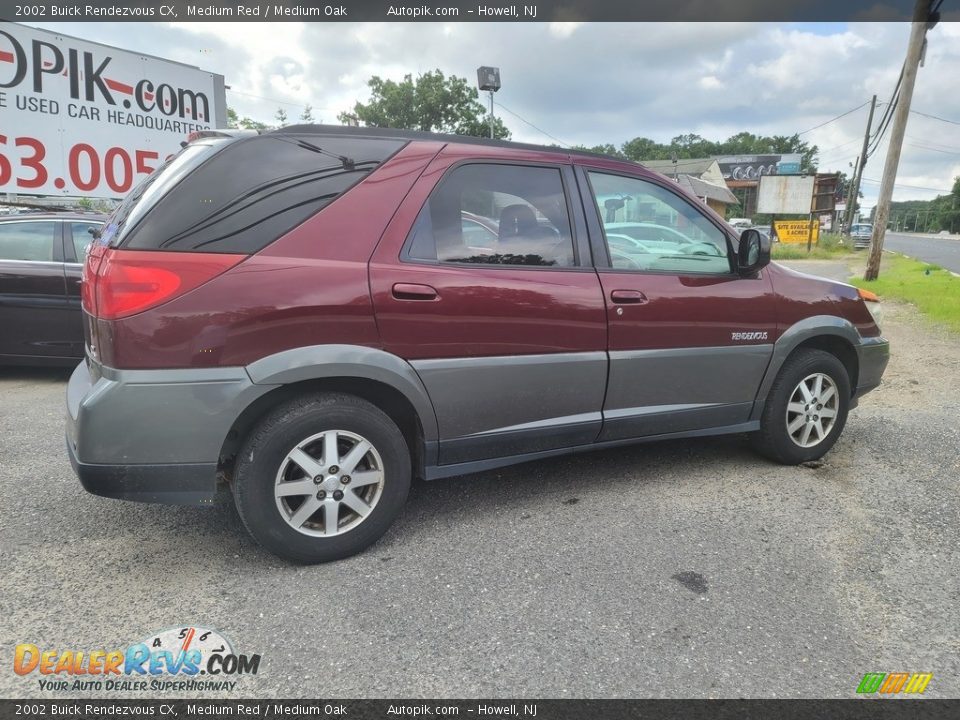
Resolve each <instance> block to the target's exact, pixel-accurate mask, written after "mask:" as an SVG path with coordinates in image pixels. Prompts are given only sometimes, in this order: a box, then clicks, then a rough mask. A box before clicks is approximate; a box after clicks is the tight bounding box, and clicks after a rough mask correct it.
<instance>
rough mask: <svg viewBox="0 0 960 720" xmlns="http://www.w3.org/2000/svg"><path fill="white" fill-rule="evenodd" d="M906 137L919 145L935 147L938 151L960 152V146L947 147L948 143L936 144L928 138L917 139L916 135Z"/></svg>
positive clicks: (906, 135)
mask: <svg viewBox="0 0 960 720" xmlns="http://www.w3.org/2000/svg"><path fill="white" fill-rule="evenodd" d="M904 137H908V138H910V139H911V140H913V141H914V142H917V143H924V144H926V145H930V146H931V147H935V148H937V149H938V150H956V151H957V152H960V146H957V145H947V144H946V143H941V142H935V141H933V140H928V139H927V138H922V137H917V136H916V135H910V134H905V135H904Z"/></svg>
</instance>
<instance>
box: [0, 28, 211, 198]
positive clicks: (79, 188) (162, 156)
mask: <svg viewBox="0 0 960 720" xmlns="http://www.w3.org/2000/svg"><path fill="white" fill-rule="evenodd" d="M225 126H226V98H225V88H224V81H223V76H222V75H214V74H213V73H208V72H204V71H203V70H200V69H198V68H195V67H192V66H190V65H184V64H181V63H176V62H172V61H168V60H161V59H159V58H154V57H149V56H145V55H140V54H138V53H133V52H128V51H125V50H120V49H117V48H112V47H109V46H106V45H100V44H98V43H91V42H86V41H84V40H79V39H77V38H72V37H69V36H65V35H59V34H56V33H52V32H48V31H46V30H40V29H37V28H31V27H27V26H25V25H18V24H15V23H2V24H0V193H16V194H21V195H59V196H71V197H76V196H81V197H94V198H119V197H123V195H124V194H125V193H126V192H127V191H129V190H130V188H131V187H133V186H134V185H135V184H136V183H137V182H139V181H140V180H141V179H142V178H144V177H146V176H147V175H148V174H150V172H151V171H152V170H154V169H155V168H157V167H158V166H160V165H161V164H162V163H163V162H164V161H165V160H166V159H167V158H168V157H170V156H171V155H174V154H176V152H177V151H178V150H180V143H181V142H183V141H184V140H186V138H187V136H188V135H189V134H190V133H191V132H194V131H197V130H208V129H211V128H215V127H225Z"/></svg>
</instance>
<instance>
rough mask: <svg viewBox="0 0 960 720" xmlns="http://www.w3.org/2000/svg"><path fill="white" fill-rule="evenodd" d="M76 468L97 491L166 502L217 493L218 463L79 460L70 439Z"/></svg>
mask: <svg viewBox="0 0 960 720" xmlns="http://www.w3.org/2000/svg"><path fill="white" fill-rule="evenodd" d="M67 452H68V453H69V455H70V464H71V465H73V471H74V472H75V473H76V474H77V477H78V478H80V484H81V485H83V489H84V490H86V491H87V492H89V493H93V494H94V495H101V496H103V497H108V498H115V499H117V500H133V501H134V502H147V503H161V504H164V505H206V504H210V503H212V502H213V501H214V498H215V497H216V494H217V464H216V463H191V464H189V465H94V464H91V463H82V462H79V461H78V460H77V455H76V453H75V452H74V446H73V443H71V442H70V440H69V438H68V439H67Z"/></svg>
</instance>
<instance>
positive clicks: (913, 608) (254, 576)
mask: <svg viewBox="0 0 960 720" xmlns="http://www.w3.org/2000/svg"><path fill="white" fill-rule="evenodd" d="M804 269H810V268H804ZM821 274H822V273H821ZM884 330H885V333H886V334H887V335H888V337H889V338H890V339H891V341H892V343H893V359H892V362H891V367H890V369H889V370H888V372H887V376H886V378H885V381H884V384H883V386H882V387H881V388H880V389H879V390H877V391H876V392H874V393H873V394H871V395H869V396H867V397H866V398H865V399H864V400H863V402H862V403H861V406H860V407H859V408H858V409H857V410H855V411H854V412H853V413H852V414H851V417H850V420H849V422H848V425H847V428H846V431H845V432H844V435H843V436H842V438H841V440H840V442H839V444H838V445H837V447H836V448H835V449H834V450H833V451H832V452H831V453H830V454H829V455H828V456H827V458H826V461H825V463H824V464H822V465H818V466H813V467H789V468H786V467H780V466H777V465H774V464H771V463H769V462H767V461H766V460H763V459H761V458H759V457H757V456H756V455H754V454H753V453H752V452H751V451H750V450H749V448H748V447H747V446H746V444H745V442H744V440H743V439H742V438H740V437H727V438H716V439H695V440H688V441H683V442H669V443H661V444H651V445H644V446H636V447H632V448H623V449H616V450H610V451H605V452H596V453H590V454H584V455H578V456H575V457H569V458H558V459H552V460H549V461H543V462H539V463H534V464H526V465H522V466H517V467H513V468H508V469H504V470H499V471H494V472H487V473H482V474H477V475H471V476H467V477H460V478H453V479H450V480H445V481H436V482H434V483H420V484H418V485H415V487H414V488H413V491H412V493H411V497H410V501H409V503H408V505H407V507H406V509H405V510H404V512H403V514H402V515H401V517H400V519H399V520H398V522H397V523H396V524H395V525H394V527H393V528H392V529H391V530H390V531H389V532H388V533H387V535H386V536H385V537H384V538H383V539H382V540H381V541H380V542H379V543H377V544H376V545H375V546H373V547H372V548H371V549H370V550H369V551H367V552H365V553H363V554H362V555H359V556H357V557H354V558H351V559H348V560H345V561H341V562H339V563H335V564H330V565H323V566H315V567H297V566H293V565H289V564H286V563H284V562H282V561H280V560H278V559H276V558H275V557H273V556H271V555H269V554H268V553H266V552H264V551H263V550H261V549H260V548H259V547H258V546H257V545H256V544H255V543H254V542H253V541H252V540H250V539H249V537H248V536H247V535H246V533H245V532H244V531H243V529H242V527H241V524H240V521H239V519H238V517H237V514H236V512H235V510H234V509H233V507H232V505H230V504H222V505H218V506H215V507H207V508H173V507H164V506H152V505H140V504H134V503H126V502H120V501H114V500H107V499H104V498H99V497H94V496H92V495H88V494H87V493H85V492H84V491H83V489H82V488H81V487H80V485H79V483H78V482H77V480H76V478H75V477H74V476H73V473H72V471H71V469H70V466H69V463H68V461H67V457H66V453H65V451H64V442H63V412H64V411H63V402H64V390H65V383H66V379H67V372H60V371H39V370H23V369H3V370H0V397H2V398H3V402H2V406H0V407H2V410H0V508H2V510H0V520H2V521H0V567H2V568H3V571H2V572H3V582H2V583H0V617H3V618H4V620H3V622H2V623H0V651H2V653H3V656H4V658H5V662H4V667H3V670H2V671H0V695H2V696H4V697H89V696H90V693H86V692H83V691H68V692H60V693H58V692H53V691H43V690H41V689H40V687H39V684H38V677H39V676H38V675H37V674H36V673H34V674H33V675H29V676H24V677H20V676H17V675H15V674H14V673H13V672H12V670H11V659H12V656H13V649H14V646H15V645H16V644H18V643H27V642H29V643H34V644H37V645H38V646H40V647H41V648H59V649H61V650H63V649H74V650H90V649H121V648H126V647H127V646H128V645H130V644H132V643H134V642H137V641H139V640H142V639H143V638H145V637H148V636H150V635H151V634H153V633H155V632H156V631H159V630H163V629H166V628H171V627H180V626H186V625H196V626H200V627H205V628H215V629H217V630H219V631H220V632H222V633H223V634H224V635H225V636H227V637H228V638H229V639H230V640H231V641H232V642H233V644H234V646H235V649H237V650H238V651H240V652H243V653H248V654H249V653H260V654H262V661H261V664H260V668H259V673H258V674H256V675H247V676H234V679H236V680H237V681H238V685H237V688H236V689H235V690H234V691H233V692H231V693H225V694H226V695H229V696H233V697H263V696H266V697H328V698H336V697H458V698H470V697H484V696H486V697H511V696H512V697H560V698H563V697H658V696H665V697H741V696H742V697H852V696H854V691H855V689H856V686H857V684H858V682H859V681H860V678H861V677H862V676H863V675H864V673H866V672H898V671H918V672H919V671H923V672H933V673H934V677H933V680H932V682H931V684H930V686H929V688H928V690H927V693H926V694H927V695H928V696H931V697H957V696H960V655H958V653H957V648H958V647H960V616H958V613H957V598H958V590H960V581H958V578H960V553H957V547H960V523H958V522H957V519H958V517H960V494H958V492H957V478H958V476H960V450H958V448H960V430H958V425H957V421H956V410H957V408H958V407H960V382H957V381H958V379H960V343H958V342H957V337H956V336H955V335H949V334H947V333H946V332H945V331H942V330H938V329H936V328H933V327H931V326H929V325H928V324H927V323H926V322H925V321H923V319H922V318H921V317H920V316H919V315H917V314H916V313H915V311H913V310H912V309H910V308H908V307H906V306H891V307H890V308H889V309H888V312H887V320H886V327H885V328H884ZM72 679H73V678H71V680H72ZM93 694H94V695H95V696H97V697H102V696H109V695H113V696H115V697H137V696H156V694H155V693H151V692H146V693H141V692H133V693H122V692H115V693H108V692H103V691H100V692H96V693H93ZM172 695H173V696H176V697H189V696H192V695H193V696H217V693H203V692H176V693H173V694H172Z"/></svg>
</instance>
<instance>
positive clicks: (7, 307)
mask: <svg viewBox="0 0 960 720" xmlns="http://www.w3.org/2000/svg"><path fill="white" fill-rule="evenodd" d="M101 225H103V218H101V217H99V216H92V215H85V214H68V213H54V214H51V213H23V214H9V215H4V216H2V217H0V363H4V364H23V365H74V364H76V362H77V361H78V360H80V359H81V358H83V319H82V316H81V312H80V275H81V272H82V268H83V265H82V261H83V251H84V248H85V247H86V246H87V245H89V244H90V243H91V241H92V239H93V238H92V236H91V235H90V233H89V230H90V229H97V228H99V227H100V226H101Z"/></svg>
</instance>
